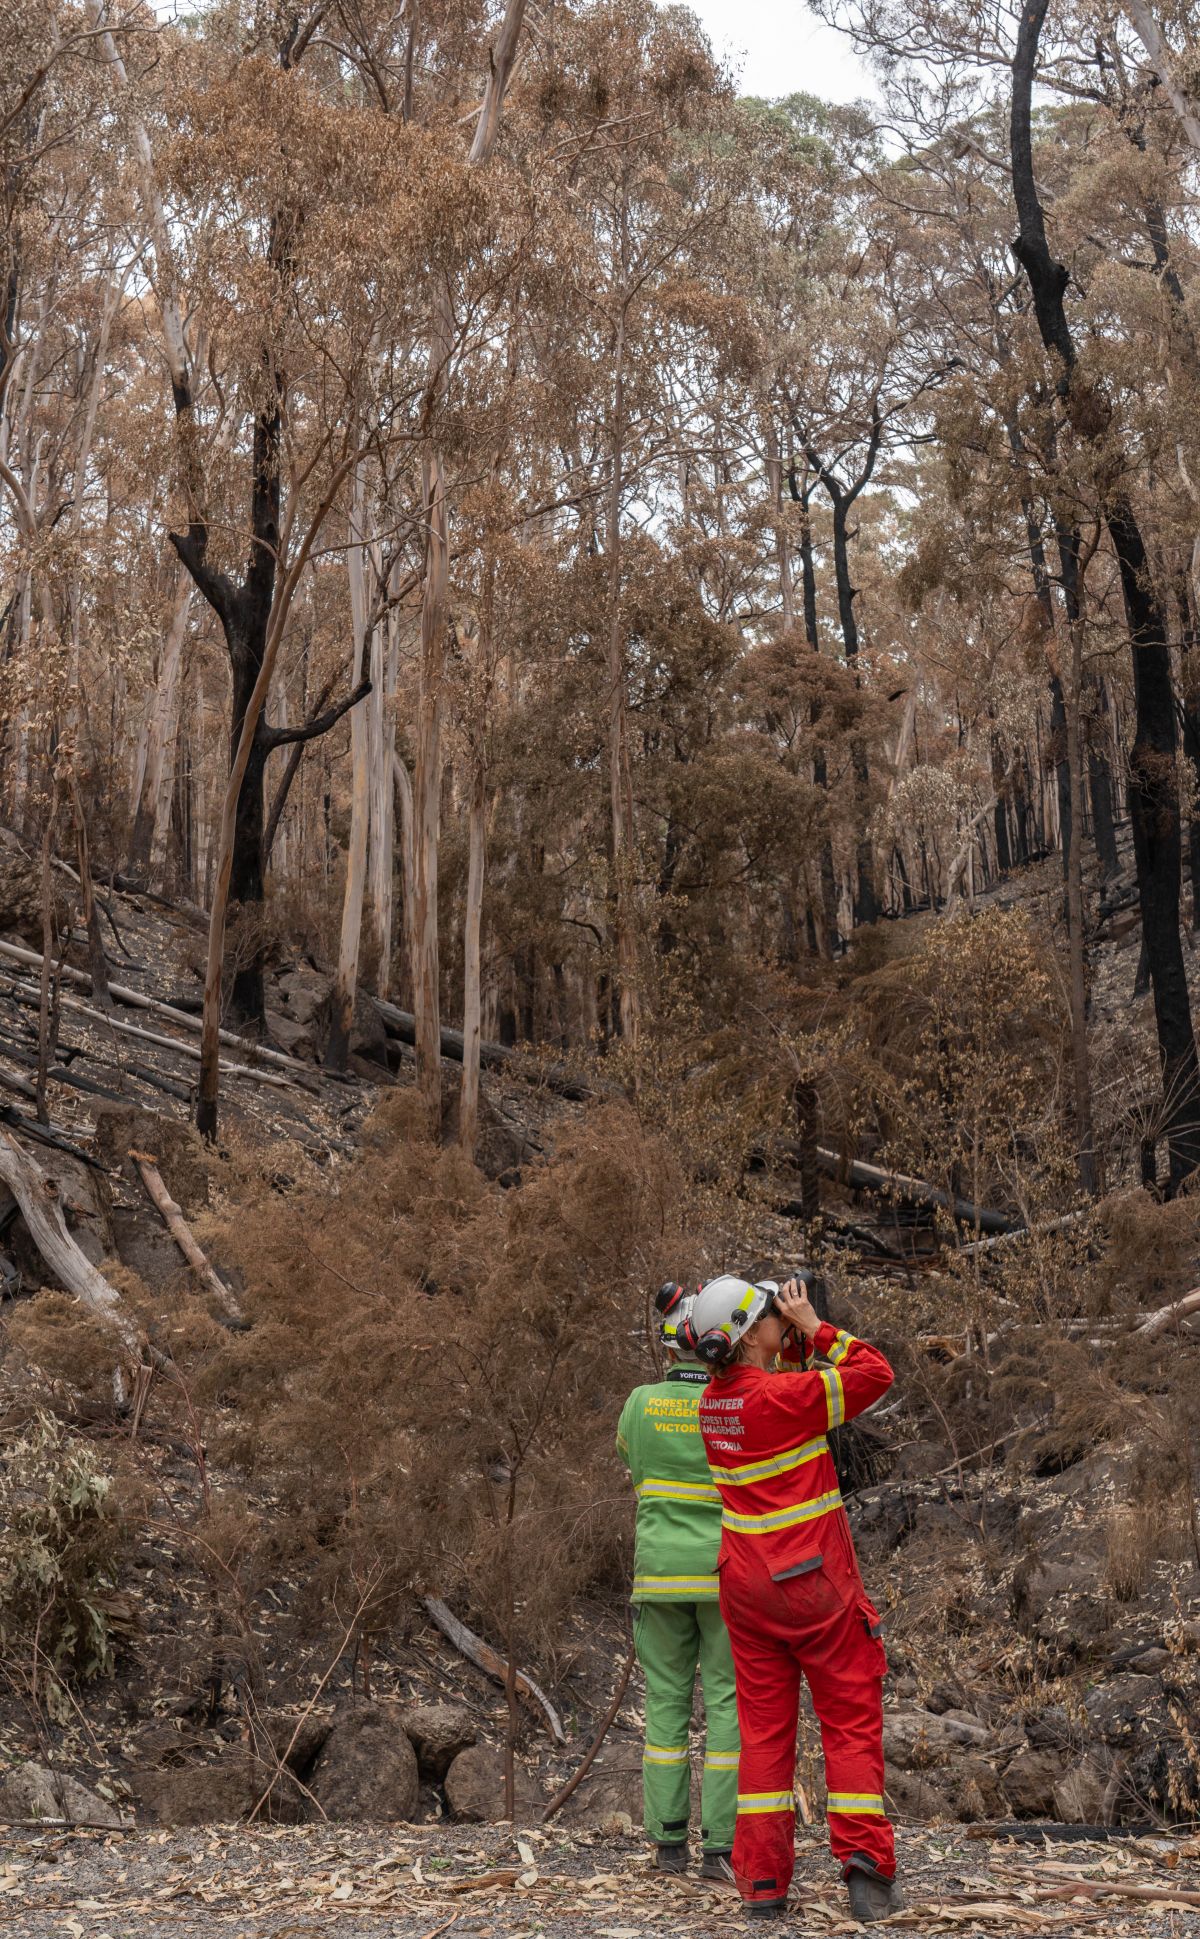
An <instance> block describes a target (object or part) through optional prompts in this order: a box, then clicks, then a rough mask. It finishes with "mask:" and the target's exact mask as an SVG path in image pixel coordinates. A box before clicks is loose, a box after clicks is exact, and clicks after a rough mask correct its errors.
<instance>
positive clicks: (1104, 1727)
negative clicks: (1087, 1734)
mask: <svg viewBox="0 0 1200 1939" xmlns="http://www.w3.org/2000/svg"><path fill="white" fill-rule="evenodd" d="M1083 1709H1084V1714H1085V1716H1086V1717H1087V1720H1088V1725H1089V1727H1090V1731H1091V1734H1092V1735H1093V1736H1095V1737H1099V1738H1100V1740H1101V1742H1102V1743H1105V1744H1124V1745H1128V1744H1131V1743H1133V1742H1134V1740H1135V1739H1136V1738H1140V1737H1142V1736H1143V1735H1145V1734H1146V1732H1147V1731H1149V1730H1152V1729H1153V1728H1155V1727H1156V1725H1157V1724H1158V1723H1159V1722H1161V1721H1163V1719H1162V1718H1161V1715H1160V1716H1159V1717H1156V1716H1155V1714H1154V1713H1155V1712H1156V1711H1158V1712H1160V1713H1161V1709H1162V1688H1161V1685H1160V1684H1159V1681H1158V1678H1157V1677H1154V1676H1139V1675H1137V1674H1136V1672H1133V1671H1130V1672H1127V1673H1126V1674H1125V1675H1124V1676H1114V1677H1110V1678H1109V1680H1108V1682H1107V1683H1098V1684H1097V1685H1096V1687H1095V1688H1094V1689H1092V1690H1089V1691H1088V1693H1087V1696H1086V1697H1085V1698H1084V1700H1083Z"/></svg>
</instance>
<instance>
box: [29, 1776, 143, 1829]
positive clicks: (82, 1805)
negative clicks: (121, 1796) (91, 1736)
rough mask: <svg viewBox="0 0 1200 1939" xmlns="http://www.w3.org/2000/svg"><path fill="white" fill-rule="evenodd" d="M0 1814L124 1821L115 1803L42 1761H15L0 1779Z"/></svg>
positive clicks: (71, 1820) (103, 1822)
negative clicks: (18, 1762)
mask: <svg viewBox="0 0 1200 1939" xmlns="http://www.w3.org/2000/svg"><path fill="white" fill-rule="evenodd" d="M0 1817H4V1818H65V1819H66V1820H67V1821H68V1823H70V1824H93V1825H120V1824H124V1823H125V1820H124V1819H123V1818H122V1816H121V1814H120V1812H119V1811H118V1810H117V1807H116V1805H115V1804H112V1803H110V1802H109V1801H108V1800H107V1799H105V1798H101V1797H98V1796H97V1794H96V1792H95V1791H89V1790H88V1788H87V1786H86V1784H80V1783H79V1782H78V1780H77V1779H76V1778H73V1777H68V1775H67V1773H66V1772H65V1771H52V1770H51V1769H50V1768H49V1766H48V1765H46V1764H18V1765H17V1767H16V1769H15V1770H12V1771H7V1772H6V1773H5V1775H4V1777H3V1778H0Z"/></svg>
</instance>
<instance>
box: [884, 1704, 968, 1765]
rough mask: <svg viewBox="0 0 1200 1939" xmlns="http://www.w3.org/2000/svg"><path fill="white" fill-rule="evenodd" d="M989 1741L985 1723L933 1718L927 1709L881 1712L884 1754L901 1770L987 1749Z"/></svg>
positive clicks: (946, 1717) (955, 1718)
mask: <svg viewBox="0 0 1200 1939" xmlns="http://www.w3.org/2000/svg"><path fill="white" fill-rule="evenodd" d="M992 1742H993V1740H992V1734H991V1732H990V1731H989V1730H988V1728H987V1726H986V1724H980V1723H961V1722H960V1721H959V1720H958V1718H957V1717H949V1716H942V1717H935V1716H934V1715H933V1713H932V1711H929V1710H916V1709H913V1710H885V1711H884V1716H883V1753H884V1756H885V1757H886V1759H887V1761H888V1762H889V1763H890V1764H897V1765H899V1766H900V1768H901V1770H905V1771H919V1770H925V1769H927V1768H928V1767H929V1766H930V1765H931V1764H940V1763H943V1762H944V1761H945V1760H946V1759H947V1758H948V1757H949V1756H950V1755H951V1754H952V1753H953V1752H956V1751H959V1750H982V1749H984V1748H990V1747H991V1745H992Z"/></svg>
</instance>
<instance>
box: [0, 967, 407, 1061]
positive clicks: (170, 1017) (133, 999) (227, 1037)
mask: <svg viewBox="0 0 1200 1939" xmlns="http://www.w3.org/2000/svg"><path fill="white" fill-rule="evenodd" d="M0 957H7V958H8V960H9V961H10V962H13V963H23V964H25V965H26V967H28V968H30V969H40V968H41V966H42V959H41V957H40V955H39V954H38V952H37V950H36V949H23V948H22V947H21V946H20V944H18V943H5V942H0ZM62 975H63V976H64V977H65V978H66V980H67V981H68V982H69V983H73V984H74V985H75V987H76V988H77V989H87V990H90V989H91V987H92V979H91V977H90V976H89V975H88V974H87V972H86V971H85V970H77V969H73V968H72V967H71V965H70V964H69V963H65V964H64V965H63V968H62ZM108 987H109V994H110V995H111V996H113V997H115V998H116V1000H117V1002H118V1003H124V1004H127V1005H128V1006H129V1007H130V1008H131V1009H134V1010H149V1011H150V1012H151V1014H152V1015H153V1016H156V1017H162V1018H164V1019H165V1020H166V1021H167V1022H168V1023H178V1024H180V1025H182V1027H183V1029H185V1030H189V1031H191V1032H192V1034H193V1035H194V1036H198V1035H199V1032H200V1019H199V1018H198V1017H189V1016H188V1014H187V1012H186V1010H177V1009H175V1008H174V1006H173V1005H172V1004H170V1003H163V1002H162V1001H161V1000H160V999H159V998H158V997H153V996H144V995H143V993H142V991H141V990H132V989H129V988H128V987H127V986H126V985H125V984H123V983H110V984H109V986H108ZM397 1014H401V1013H399V1012H398V1013H397ZM219 1036H220V1041H221V1042H222V1043H223V1044H226V1045H227V1046H228V1047H229V1048H230V1049H232V1050H241V1051H245V1052H246V1054H247V1055H248V1056H251V1057H253V1058H255V1059H256V1061H257V1062H259V1063H263V1064H271V1065H273V1066H274V1068H275V1069H276V1070H290V1071H298V1072H299V1073H300V1074H301V1075H302V1076H304V1077H308V1078H311V1077H312V1076H313V1066H312V1065H311V1064H305V1063H302V1062H301V1060H300V1059H299V1058H298V1057H289V1056H288V1054H287V1052H286V1051H285V1050H274V1049H272V1047H271V1046H270V1044H256V1043H255V1042H253V1040H252V1039H251V1038H249V1037H239V1036H238V1035H237V1034H236V1033H235V1032H234V1031H232V1030H222V1031H221V1032H220V1033H219Z"/></svg>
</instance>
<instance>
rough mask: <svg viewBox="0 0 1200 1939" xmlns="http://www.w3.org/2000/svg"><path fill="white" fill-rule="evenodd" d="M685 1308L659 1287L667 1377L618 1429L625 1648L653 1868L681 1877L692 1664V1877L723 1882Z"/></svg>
mask: <svg viewBox="0 0 1200 1939" xmlns="http://www.w3.org/2000/svg"><path fill="white" fill-rule="evenodd" d="M684 1299H685V1294H684V1289H683V1288H682V1287H681V1286H676V1285H667V1286H664V1287H662V1289H661V1290H660V1292H659V1294H658V1298H657V1305H658V1310H659V1312H660V1313H661V1314H662V1337H663V1345H664V1346H665V1347H666V1349H667V1375H666V1379H665V1380H656V1381H653V1382H652V1383H651V1384H650V1385H649V1386H647V1387H635V1388H634V1390H633V1392H632V1393H631V1394H630V1396H629V1399H628V1400H627V1401H626V1402H625V1405H624V1407H623V1409H622V1411H621V1419H620V1422H619V1424H618V1427H617V1453H618V1454H619V1455H620V1457H621V1459H622V1461H623V1462H624V1463H625V1465H626V1467H627V1468H628V1469H629V1473H630V1477H631V1479H632V1481H633V1485H634V1492H635V1493H636V1495H637V1526H636V1534H635V1543H634V1564H633V1566H634V1577H633V1604H634V1639H635V1642H636V1644H637V1654H638V1661H639V1663H640V1664H641V1666H642V1671H643V1674H644V1676H645V1679H646V1748H645V1751H644V1753H643V1757H642V1789H643V1823H644V1824H645V1827H646V1830H647V1831H648V1832H649V1834H650V1836H651V1838H653V1840H654V1842H655V1845H656V1846H657V1854H656V1863H657V1865H658V1867H659V1869H660V1871H665V1872H683V1871H686V1870H687V1862H688V1848H687V1836H688V1816H689V1807H690V1803H691V1757H690V1752H689V1747H688V1733H689V1730H690V1727H691V1721H692V1692H693V1689H694V1687H695V1682H696V1666H697V1663H699V1666H700V1681H701V1686H702V1688H703V1691H704V1714H705V1719H706V1723H707V1742H706V1744H705V1754H704V1773H703V1782H702V1787H701V1794H700V1795H701V1832H700V1839H701V1847H702V1856H701V1862H700V1876H701V1877H702V1878H712V1879H721V1880H723V1881H727V1882H728V1883H730V1884H732V1883H733V1871H732V1868H731V1866H730V1863H729V1854H730V1852H731V1850H732V1849H733V1832H734V1823H735V1820H736V1816H737V1767H738V1723H737V1703H736V1700H735V1696H734V1683H733V1657H732V1654H731V1652H730V1648H729V1637H728V1635H727V1634H726V1630H725V1624H724V1623H723V1622H722V1620H721V1611H720V1607H719V1605H718V1600H717V1586H718V1585H717V1574H716V1568H717V1552H718V1550H719V1549H720V1546H721V1502H720V1498H719V1496H718V1494H717V1491H716V1488H715V1487H714V1486H713V1483H712V1479H711V1477H710V1475H709V1472H708V1461H707V1459H706V1457H705V1453H704V1443H703V1441H702V1440H701V1438H700V1427H699V1421H698V1409H699V1405H700V1396H701V1394H702V1393H703V1391H704V1389H705V1387H706V1386H707V1384H708V1378H709V1376H708V1369H707V1368H706V1367H703V1366H702V1365H701V1364H700V1362H699V1361H698V1360H693V1359H691V1358H689V1357H688V1356H687V1355H686V1354H685V1353H683V1352H682V1351H681V1350H680V1349H679V1348H678V1347H677V1344H676V1337H675V1327H676V1322H677V1320H678V1318H679V1316H680V1312H681V1309H682V1307H683V1304H684Z"/></svg>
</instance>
